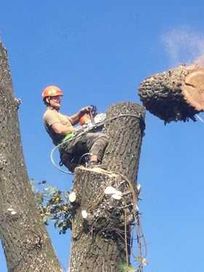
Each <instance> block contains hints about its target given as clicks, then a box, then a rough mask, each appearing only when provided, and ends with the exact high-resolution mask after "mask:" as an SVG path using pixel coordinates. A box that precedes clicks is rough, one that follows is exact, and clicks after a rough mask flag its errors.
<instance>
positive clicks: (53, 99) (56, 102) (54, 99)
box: [48, 95, 62, 110]
mask: <svg viewBox="0 0 204 272" xmlns="http://www.w3.org/2000/svg"><path fill="white" fill-rule="evenodd" d="M61 98H62V96H61V95H56V96H50V97H49V98H48V99H49V100H48V101H49V104H50V106H51V107H53V108H54V109H56V110H59V109H60V106H61Z"/></svg>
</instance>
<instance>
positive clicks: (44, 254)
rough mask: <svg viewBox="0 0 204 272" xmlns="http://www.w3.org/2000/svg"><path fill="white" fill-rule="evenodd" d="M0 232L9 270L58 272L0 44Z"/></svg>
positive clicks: (5, 60) (6, 63) (5, 58)
mask: <svg viewBox="0 0 204 272" xmlns="http://www.w3.org/2000/svg"><path fill="white" fill-rule="evenodd" d="M0 97H1V101H0V234H1V240H2V244H3V248H4V252H5V255H6V261H7V266H8V271H9V272H18V271H19V272H28V271H32V272H37V271H39V272H42V271H45V272H49V271H50V272H51V271H52V272H55V271H56V272H59V271H61V269H60V266H59V263H58V261H57V259H56V256H55V254H54V251H53V249H52V246H51V243H50V240H49V238H48V235H47V232H46V230H45V228H44V225H43V223H42V220H41V218H40V215H39V213H38V210H37V208H36V206H35V199H34V195H33V193H32V190H31V186H30V183H29V179H28V176H27V172H26V166H25V163H24V158H23V155H22V148H21V139H20V133H19V123H18V118H17V109H18V106H19V101H18V100H17V99H15V98H14V97H13V94H12V82H11V76H10V72H9V68H8V60H7V53H6V50H5V49H4V48H3V45H2V44H1V43H0Z"/></svg>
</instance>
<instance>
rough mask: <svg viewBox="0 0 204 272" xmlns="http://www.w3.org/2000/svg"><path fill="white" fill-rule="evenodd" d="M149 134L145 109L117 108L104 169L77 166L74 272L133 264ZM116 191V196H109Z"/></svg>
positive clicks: (110, 116) (109, 122) (110, 119)
mask: <svg viewBox="0 0 204 272" xmlns="http://www.w3.org/2000/svg"><path fill="white" fill-rule="evenodd" d="M143 131H144V108H143V107H142V106H139V105H137V104H133V103H121V104H117V105H114V106H112V107H111V108H110V109H109V111H108V113H107V119H106V121H105V132H106V133H107V135H108V137H109V144H108V146H107V148H106V151H105V154H104V157H103V161H102V166H101V167H100V166H99V167H95V168H85V167H83V166H81V167H77V168H76V170H75V179H74V186H73V192H75V194H76V200H75V201H74V203H73V205H75V215H74V218H73V222H72V237H73V245H72V253H71V261H70V271H71V272H78V271H80V272H85V271H86V272H91V271H93V272H95V271H97V272H111V271H112V272H118V271H120V266H121V265H124V264H129V262H130V250H131V245H130V239H131V225H132V224H134V218H135V213H136V212H135V206H136V202H137V190H136V182H135V179H136V177H137V171H138V163H139V156H140V149H141V143H142V136H143ZM111 188H112V189H113V188H114V189H115V190H117V191H116V193H115V194H110V192H109V193H108V191H109V190H110V189H111Z"/></svg>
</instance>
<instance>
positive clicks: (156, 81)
mask: <svg viewBox="0 0 204 272" xmlns="http://www.w3.org/2000/svg"><path fill="white" fill-rule="evenodd" d="M139 96H140V99H141V101H142V103H143V105H144V106H145V107H146V109H147V110H148V111H150V112H151V113H152V114H154V115H156V116H157V117H159V118H160V119H162V120H164V121H165V123H168V122H171V121H179V120H182V121H188V120H189V119H192V120H193V121H196V119H195V114H197V113H199V112H201V111H203V110H204V68H202V67H199V66H197V65H191V66H185V65H181V66H178V67H176V68H174V69H171V70H169V71H165V72H162V73H158V74H155V75H153V76H151V77H148V78H146V79H145V80H144V81H143V82H142V83H141V84H140V86H139Z"/></svg>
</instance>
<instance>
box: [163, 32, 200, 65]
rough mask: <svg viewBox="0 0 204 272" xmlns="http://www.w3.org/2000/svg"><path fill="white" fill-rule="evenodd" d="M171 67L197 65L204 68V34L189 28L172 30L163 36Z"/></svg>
mask: <svg viewBox="0 0 204 272" xmlns="http://www.w3.org/2000/svg"><path fill="white" fill-rule="evenodd" d="M162 42H163V44H164V46H165V50H166V52H167V54H168V57H169V59H170V62H171V65H179V64H197V65H199V66H203V67H204V34H203V33H199V32H196V31H194V30H192V29H191V28H189V27H180V28H177V29H172V30H170V31H168V32H166V33H165V34H164V35H162Z"/></svg>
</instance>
